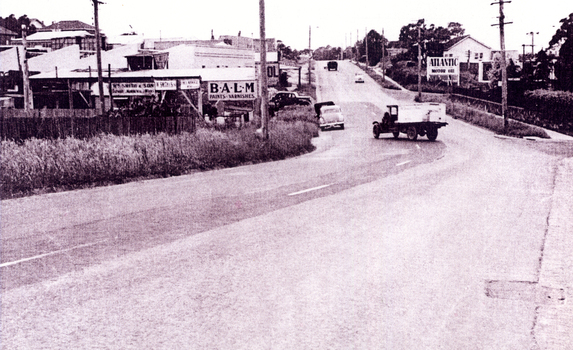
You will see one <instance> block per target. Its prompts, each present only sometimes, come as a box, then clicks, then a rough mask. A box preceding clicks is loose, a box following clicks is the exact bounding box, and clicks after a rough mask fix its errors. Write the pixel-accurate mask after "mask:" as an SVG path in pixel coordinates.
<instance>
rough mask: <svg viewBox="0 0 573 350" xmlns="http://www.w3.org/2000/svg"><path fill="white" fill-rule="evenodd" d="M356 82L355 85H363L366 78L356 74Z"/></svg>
mask: <svg viewBox="0 0 573 350" xmlns="http://www.w3.org/2000/svg"><path fill="white" fill-rule="evenodd" d="M354 82H355V83H363V82H364V76H363V75H362V74H360V73H356V74H355V75H354Z"/></svg>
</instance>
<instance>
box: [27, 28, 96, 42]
mask: <svg viewBox="0 0 573 350" xmlns="http://www.w3.org/2000/svg"><path fill="white" fill-rule="evenodd" d="M77 36H83V37H85V36H94V34H91V33H88V32H86V31H85V30H70V31H65V32H37V33H34V34H32V35H28V36H27V37H26V40H28V41H36V40H52V39H58V38H75V37H77Z"/></svg>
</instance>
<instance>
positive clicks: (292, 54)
mask: <svg viewBox="0 0 573 350" xmlns="http://www.w3.org/2000/svg"><path fill="white" fill-rule="evenodd" d="M277 49H278V52H279V55H280V57H279V60H280V59H287V60H294V61H297V60H298V59H299V58H300V52H298V51H297V50H293V49H291V47H290V46H286V45H285V44H283V43H282V42H281V43H279V44H278V45H277Z"/></svg>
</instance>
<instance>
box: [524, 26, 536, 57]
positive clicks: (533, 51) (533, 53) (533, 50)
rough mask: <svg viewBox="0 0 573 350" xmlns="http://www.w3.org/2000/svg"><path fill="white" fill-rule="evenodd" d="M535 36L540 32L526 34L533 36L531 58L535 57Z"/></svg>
mask: <svg viewBox="0 0 573 350" xmlns="http://www.w3.org/2000/svg"><path fill="white" fill-rule="evenodd" d="M535 34H539V32H537V33H534V32H529V33H526V35H531V56H532V57H533V56H534V55H535V49H534V47H535V42H534V38H535Z"/></svg>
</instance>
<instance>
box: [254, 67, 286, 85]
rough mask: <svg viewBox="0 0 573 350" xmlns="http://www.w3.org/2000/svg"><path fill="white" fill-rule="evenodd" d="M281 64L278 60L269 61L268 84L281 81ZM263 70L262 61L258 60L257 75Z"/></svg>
mask: <svg viewBox="0 0 573 350" xmlns="http://www.w3.org/2000/svg"><path fill="white" fill-rule="evenodd" d="M279 69H280V67H279V64H278V62H267V84H268V85H269V86H273V85H277V84H278V83H279ZM260 71H261V63H260V62H257V77H258V76H259V74H260Z"/></svg>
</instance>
